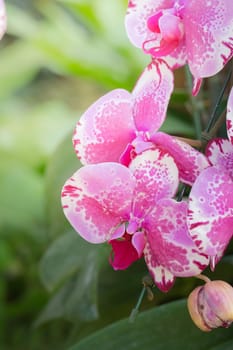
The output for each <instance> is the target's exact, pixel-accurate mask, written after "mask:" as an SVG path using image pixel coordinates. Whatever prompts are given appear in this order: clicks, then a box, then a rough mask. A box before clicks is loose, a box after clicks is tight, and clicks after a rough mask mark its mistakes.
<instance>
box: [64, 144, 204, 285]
mask: <svg viewBox="0 0 233 350" xmlns="http://www.w3.org/2000/svg"><path fill="white" fill-rule="evenodd" d="M178 183H179V177H178V169H177V166H176V164H175V162H174V160H173V158H172V157H171V156H170V155H169V154H168V153H167V152H165V151H163V150H159V149H156V150H146V151H144V152H143V153H142V154H140V155H137V156H136V157H135V158H134V159H133V160H132V161H131V163H130V164H129V167H126V166H124V165H122V164H119V163H114V162H104V163H99V164H90V165H86V166H84V167H82V168H80V169H79V170H78V171H77V172H76V173H75V174H74V175H73V176H72V177H71V178H70V179H68V180H67V182H66V183H65V185H64V187H63V190H62V205H63V210H64V213H65V215H66V217H67V219H68V220H69V222H70V223H71V225H72V226H73V227H74V229H75V230H76V231H77V232H78V233H79V234H80V235H81V236H82V237H83V238H84V239H85V240H87V241H88V242H91V243H103V242H109V243H110V244H112V247H113V256H112V258H111V263H112V265H113V267H114V268H115V269H119V268H120V269H124V268H127V267H128V266H129V265H130V264H131V263H132V262H133V261H135V260H137V259H139V258H140V257H142V256H144V257H145V261H146V263H147V266H148V269H149V271H150V273H151V275H152V276H153V279H154V281H155V283H156V284H157V286H158V287H159V288H160V289H161V290H163V291H167V290H168V289H169V288H170V287H171V286H172V285H173V283H174V280H175V276H181V277H187V276H193V275H197V274H199V273H200V272H201V271H202V270H203V269H204V268H205V267H206V266H207V264H208V259H207V257H206V256H205V255H204V254H202V253H199V252H198V250H197V249H196V247H195V245H194V243H193V242H192V240H191V238H190V236H189V233H188V228H187V224H186V212H187V205H186V203H178V202H176V201H175V200H173V199H171V198H172V197H173V196H174V195H175V193H176V191H177V187H178Z"/></svg>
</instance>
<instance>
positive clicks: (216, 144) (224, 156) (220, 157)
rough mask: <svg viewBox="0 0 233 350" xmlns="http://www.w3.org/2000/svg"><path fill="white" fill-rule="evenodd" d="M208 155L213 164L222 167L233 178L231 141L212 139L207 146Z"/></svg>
mask: <svg viewBox="0 0 233 350" xmlns="http://www.w3.org/2000/svg"><path fill="white" fill-rule="evenodd" d="M206 156H207V158H208V160H209V161H210V163H211V164H212V165H214V166H217V167H220V168H222V169H223V171H225V172H227V173H228V174H229V175H230V176H231V178H232V179H233V145H232V144H231V142H230V141H228V140H225V139H220V138H216V139H214V140H211V141H210V142H209V143H208V145H207V147H206Z"/></svg>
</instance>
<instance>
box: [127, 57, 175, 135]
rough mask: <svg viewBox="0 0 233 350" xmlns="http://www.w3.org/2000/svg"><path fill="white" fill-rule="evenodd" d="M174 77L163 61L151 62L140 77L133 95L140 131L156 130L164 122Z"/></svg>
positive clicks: (137, 126) (137, 125) (136, 120)
mask: <svg viewBox="0 0 233 350" xmlns="http://www.w3.org/2000/svg"><path fill="white" fill-rule="evenodd" d="M173 89H174V77H173V73H172V71H171V69H170V68H169V67H168V66H167V64H166V63H165V62H163V61H160V62H156V63H153V62H152V63H151V64H149V65H148V67H147V68H146V69H145V70H144V72H143V73H142V75H141V77H140V78H139V80H138V82H137V84H136V86H135V87H134V90H133V92H132V95H133V100H134V103H133V117H134V121H135V125H136V128H137V130H138V131H149V132H155V131H156V130H158V129H159V128H160V126H161V125H162V124H163V122H164V120H165V117H166V112H167V106H168V103H169V100H170V96H171V93H172V91H173Z"/></svg>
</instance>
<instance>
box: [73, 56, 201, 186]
mask: <svg viewBox="0 0 233 350" xmlns="http://www.w3.org/2000/svg"><path fill="white" fill-rule="evenodd" d="M173 87H174V84H173V73H172V71H171V70H170V68H169V67H168V66H167V64H166V63H165V62H163V61H159V62H156V63H151V64H150V65H149V66H148V67H147V68H146V69H145V71H144V72H143V73H142V75H141V77H140V78H139V80H138V82H137V84H136V86H135V87H134V89H133V92H132V93H131V94H130V93H129V92H128V91H126V90H123V89H116V90H113V91H111V92H110V93H108V94H106V95H105V96H103V97H101V98H100V99H99V100H98V101H96V102H95V103H94V104H93V105H92V106H90V107H89V109H88V110H87V111H86V112H85V113H84V114H83V115H82V116H81V118H80V120H79V122H78V124H77V126H76V129H75V133H74V136H73V144H74V148H75V151H76V153H77V155H78V157H79V158H80V160H81V162H82V163H83V164H95V163H100V162H110V161H111V162H121V163H122V164H124V165H128V164H129V163H130V161H131V160H132V159H133V158H134V157H135V156H136V155H137V154H141V153H142V152H143V151H145V150H147V149H153V148H160V149H163V150H166V151H167V152H168V153H169V154H170V155H171V156H172V157H173V158H174V160H175V162H176V164H177V166H178V169H179V176H180V180H181V181H183V182H185V183H187V184H192V183H193V182H194V181H195V179H196V177H197V176H198V174H199V173H200V171H201V170H202V169H204V168H205V167H207V166H208V162H207V160H206V157H205V156H204V155H203V154H201V153H200V152H198V151H196V150H195V149H193V148H192V147H191V146H189V145H187V144H186V143H184V142H182V141H180V140H178V139H176V138H175V137H172V136H169V135H167V134H165V133H162V132H158V129H159V128H160V127H161V125H162V124H163V122H164V120H165V117H166V111H167V106H168V103H169V99H170V96H171V93H172V91H173Z"/></svg>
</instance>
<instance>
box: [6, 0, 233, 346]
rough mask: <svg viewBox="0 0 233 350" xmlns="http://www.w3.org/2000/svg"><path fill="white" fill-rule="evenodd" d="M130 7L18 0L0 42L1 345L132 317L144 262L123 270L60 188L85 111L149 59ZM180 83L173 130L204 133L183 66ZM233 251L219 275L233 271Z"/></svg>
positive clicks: (74, 333) (68, 340) (54, 338)
mask: <svg viewBox="0 0 233 350" xmlns="http://www.w3.org/2000/svg"><path fill="white" fill-rule="evenodd" d="M126 7H127V1H126V0H117V1H115V0H113V1H110V0H58V1H55V0H54V1H52V0H40V1H39V0H37V1H36V0H34V1H32V0H31V1H30V0H15V1H14V0H8V1H7V16H8V30H7V35H5V37H4V39H3V40H2V41H1V44H0V276H1V280H0V348H1V349H4V350H16V349H17V350H41V349H44V350H46V349H49V350H50V349H54V348H56V349H57V350H59V349H67V348H69V347H70V346H71V345H72V344H75V343H77V342H78V341H79V340H80V339H84V338H85V337H86V336H88V335H89V334H92V332H94V331H96V330H98V329H100V328H102V327H103V326H105V325H108V324H112V323H113V322H115V321H117V320H119V319H121V318H123V317H128V316H129V314H130V312H131V310H132V308H133V307H134V305H135V303H136V301H137V298H138V295H139V293H140V290H141V279H142V277H143V276H144V275H146V273H147V271H146V267H145V265H144V263H143V262H137V263H136V264H134V265H133V266H132V267H131V268H130V269H128V270H127V271H121V272H114V271H112V269H111V268H110V267H109V265H108V255H109V252H110V250H109V247H108V246H104V245H102V246H94V245H89V244H88V243H86V242H84V241H83V240H82V239H80V238H79V236H78V235H77V234H76V233H75V232H73V230H72V229H71V227H70V226H69V224H68V223H67V222H66V220H65V218H64V216H63V213H62V210H61V207H60V191H61V187H62V185H63V183H64V181H65V180H66V178H68V177H69V176H70V175H71V174H72V172H74V171H75V170H76V169H77V168H78V167H79V166H80V164H79V161H78V159H77V158H76V156H75V154H74V151H73V148H72V143H71V135H72V132H73V129H74V126H75V123H76V122H77V120H78V118H79V117H80V115H81V114H82V112H83V111H84V110H85V109H86V108H87V107H88V106H89V105H90V104H91V103H92V102H94V101H95V100H96V99H97V98H98V97H99V96H101V95H103V94H104V93H106V92H107V91H109V90H110V89H114V88H118V87H121V88H126V89H129V90H130V89H131V88H132V87H133V85H134V84H135V82H136V80H137V78H138V76H139V74H140V72H141V71H142V69H143V68H144V67H145V66H146V64H147V63H148V62H149V60H148V57H145V56H144V55H143V54H142V53H141V52H140V50H138V49H136V48H134V47H132V46H131V45H130V43H129V41H128V39H127V37H126V33H125V30H124V15H125V11H126ZM176 86H177V88H176V90H175V92H174V95H173V97H172V100H171V104H170V106H169V112H168V115H169V118H168V120H167V121H166V123H165V126H164V127H163V129H164V130H166V131H167V132H171V133H173V134H177V135H180V136H186V137H195V123H194V122H193V119H192V118H191V114H190V108H191V106H192V101H191V100H190V99H189V94H188V93H187V89H185V83H184V71H183V70H180V71H179V72H178V73H177V74H176ZM206 103H207V107H208V103H209V105H210V104H211V103H210V102H208V101H205V107H206ZM201 106H202V107H203V105H201ZM199 107H200V106H199V105H198V107H197V108H199ZM232 261H233V259H228V261H226V262H225V263H223V265H221V266H223V267H221V266H220V267H218V268H217V270H216V273H215V277H218V276H219V278H225V279H227V280H229V281H232V280H233V276H231V272H232V271H231V268H229V266H232V265H231V264H232ZM224 264H226V266H227V267H228V268H225V267H224V266H225V265H224ZM132 277H133V278H132ZM196 284H197V282H196V281H195V280H194V279H191V278H190V279H187V280H185V281H181V280H178V281H177V282H176V285H175V287H174V289H173V290H172V292H170V293H168V294H162V293H160V292H159V291H157V290H155V291H154V293H155V299H154V301H152V302H148V301H147V300H146V299H145V300H144V301H143V305H142V309H147V308H151V307H154V306H156V305H158V304H161V303H166V302H168V301H171V300H174V299H180V298H182V297H186V296H187V295H188V292H189V291H190V290H192V289H193V287H194V286H195V285H196ZM168 305H169V304H168ZM182 305H183V304H182ZM178 308H180V306H179V307H178ZM179 310H180V309H179ZM182 310H185V305H183V306H182ZM156 312H157V311H156ZM166 312H167V311H166ZM179 312H180V311H179ZM174 313H176V310H175V309H174V310H173V311H171V312H168V314H169V315H170V316H169V317H170V321H172V320H173V316H174ZM152 316H153V315H152ZM152 316H150V317H152ZM153 317H155V316H153ZM185 317H186V316H185ZM181 318H182V317H181ZM170 321H169V322H170ZM136 322H137V321H136ZM140 322H141V323H140ZM188 322H189V321H188ZM186 323H187V322H186ZM141 324H142V325H143V324H144V320H143V319H142V320H141V321H139V323H138V325H141ZM190 327H192V325H191V322H190ZM126 329H127V327H126ZM146 330H148V326H147V325H145V331H146ZM194 333H195V331H194ZM195 334H196V333H195ZM198 334H199V333H198ZM124 341H125V340H124ZM113 343H114V341H113ZM124 344H125V343H124ZM84 345H85V344H84ZM150 345H151V344H150ZM87 346H89V345H87ZM121 346H122V345H121ZM148 346H149V345H148ZM164 346H165V345H164ZM97 348H99V347H97ZM118 348H119V345H118ZM121 348H122V349H123V348H124V349H128V348H129V349H131V347H130V345H129V346H127V345H126V344H125V345H124V346H122V347H121ZM148 348H149V347H148ZM180 348H181V347H180ZM197 348H198V349H201V348H199V347H197ZM77 349H78V348H77ZM80 349H81V348H80ZM87 349H88V347H87ZM113 349H115V347H114V345H113ZM132 349H133V347H132ZM134 349H138V347H135V348H134ZM144 349H147V347H144ZM161 349H162V348H161ZM164 349H166V347H164ZM187 349H189V348H188V347H187Z"/></svg>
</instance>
